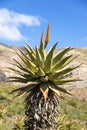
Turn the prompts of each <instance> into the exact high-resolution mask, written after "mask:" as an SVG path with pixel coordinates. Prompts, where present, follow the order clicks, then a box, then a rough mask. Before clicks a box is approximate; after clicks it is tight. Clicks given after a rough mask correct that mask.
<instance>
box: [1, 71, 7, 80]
mask: <svg viewBox="0 0 87 130" xmlns="http://www.w3.org/2000/svg"><path fill="white" fill-rule="evenodd" d="M4 81H6V75H5V73H4V72H0V82H4Z"/></svg>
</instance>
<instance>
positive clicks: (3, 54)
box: [0, 44, 87, 101]
mask: <svg viewBox="0 0 87 130" xmlns="http://www.w3.org/2000/svg"><path fill="white" fill-rule="evenodd" d="M15 49H16V48H15V47H8V46H5V45H3V44H0V74H3V73H4V74H5V76H6V77H9V76H13V75H15V74H14V73H12V72H11V71H10V70H8V69H7V67H12V64H11V62H12V61H13V59H14V58H17V55H16V53H15ZM59 51H60V50H59ZM69 53H70V54H73V55H74V56H77V55H79V56H78V57H77V58H76V59H75V61H74V63H73V64H75V65H78V64H80V63H81V66H80V68H78V69H76V70H74V71H73V73H72V74H73V75H75V76H77V77H80V78H81V79H82V81H79V82H75V83H73V84H72V85H69V86H68V88H69V89H70V90H71V91H72V92H73V93H74V94H75V95H76V97H77V98H81V99H85V100H86V101H87V98H86V96H85V95H87V91H86V89H87V48H75V49H73V50H72V51H71V52H69ZM73 88H74V89H73ZM78 88H79V89H78ZM83 88H84V90H83ZM76 90H77V91H78V94H77V91H76ZM81 91H84V92H82V93H81Z"/></svg>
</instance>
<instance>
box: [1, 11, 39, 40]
mask: <svg viewBox="0 0 87 130" xmlns="http://www.w3.org/2000/svg"><path fill="white" fill-rule="evenodd" d="M20 24H24V25H26V26H34V25H35V26H39V25H40V21H39V19H38V18H37V17H35V16H31V15H26V14H20V13H16V12H14V11H9V10H8V9H5V8H4V9H0V39H6V40H12V41H15V40H16V41H17V40H20V39H23V36H22V34H21V32H20V30H19V26H20Z"/></svg>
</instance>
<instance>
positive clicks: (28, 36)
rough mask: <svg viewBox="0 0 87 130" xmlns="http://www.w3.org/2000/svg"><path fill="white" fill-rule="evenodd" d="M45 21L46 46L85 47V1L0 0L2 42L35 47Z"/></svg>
mask: <svg viewBox="0 0 87 130" xmlns="http://www.w3.org/2000/svg"><path fill="white" fill-rule="evenodd" d="M48 23H50V25H51V31H50V43H49V46H52V45H53V44H54V43H55V42H57V41H58V42H59V48H62V47H68V46H73V47H87V1H86V0H0V42H1V43H5V44H8V45H17V46H23V45H24V44H25V43H24V42H23V41H25V40H26V41H28V42H29V43H30V45H32V46H33V47H35V46H36V45H39V42H40V36H41V33H42V31H44V34H45V32H46V28H47V25H48Z"/></svg>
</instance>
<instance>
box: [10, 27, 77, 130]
mask: <svg viewBox="0 0 87 130" xmlns="http://www.w3.org/2000/svg"><path fill="white" fill-rule="evenodd" d="M49 40H50V25H48V28H47V33H46V38H45V40H44V33H43V32H42V35H41V40H40V46H39V47H37V46H36V48H32V47H31V46H30V45H29V44H27V46H25V47H24V51H23V50H22V49H20V48H18V52H17V55H18V57H19V58H20V60H19V59H18V60H17V59H14V61H15V63H13V65H14V68H10V69H11V70H12V71H14V72H15V73H16V74H17V75H18V76H16V77H10V80H9V81H13V82H20V83H24V84H25V85H24V86H22V87H20V88H17V89H15V90H13V91H12V93H13V92H15V93H17V96H21V95H23V94H25V93H26V94H27V96H26V99H25V114H26V116H27V120H26V121H25V130H56V129H57V120H56V119H57V117H58V116H59V114H60V109H59V108H60V107H59V98H63V96H62V94H61V92H64V93H67V94H70V95H72V94H71V93H70V92H68V91H67V90H66V89H65V88H63V86H64V85H65V84H67V83H69V82H75V81H78V80H79V79H78V78H76V77H68V75H69V74H70V73H71V72H72V71H73V70H74V69H76V68H78V67H79V66H72V65H70V66H69V64H70V63H71V62H72V61H73V60H74V59H75V58H76V57H73V55H66V54H67V53H68V52H70V51H71V50H72V49H73V48H72V47H68V48H65V49H63V50H62V51H61V52H59V53H57V54H56V53H55V51H56V47H57V43H55V44H54V46H53V47H52V48H51V49H50V50H49V51H48V52H47V51H46V48H47V45H48V43H49Z"/></svg>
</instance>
